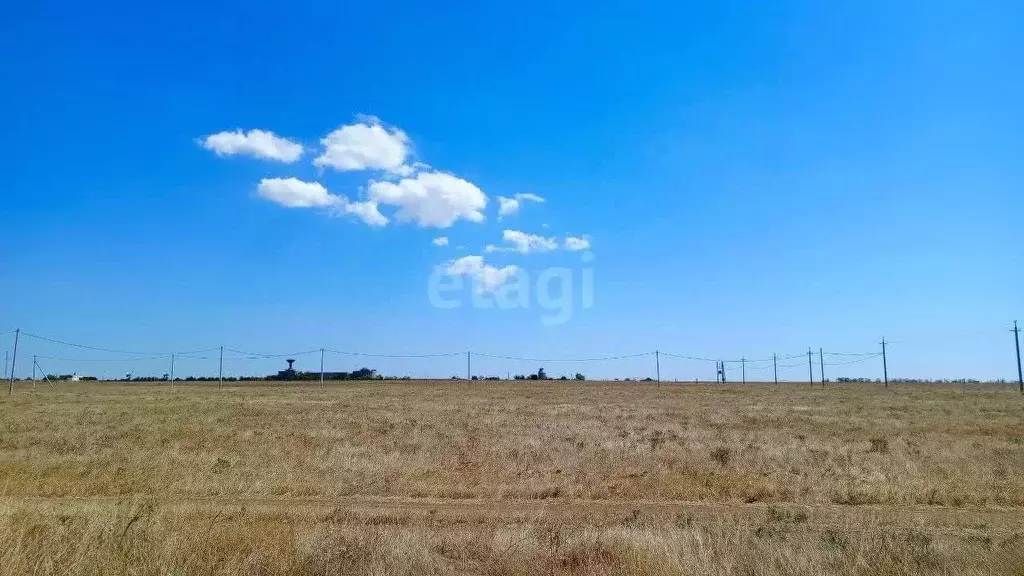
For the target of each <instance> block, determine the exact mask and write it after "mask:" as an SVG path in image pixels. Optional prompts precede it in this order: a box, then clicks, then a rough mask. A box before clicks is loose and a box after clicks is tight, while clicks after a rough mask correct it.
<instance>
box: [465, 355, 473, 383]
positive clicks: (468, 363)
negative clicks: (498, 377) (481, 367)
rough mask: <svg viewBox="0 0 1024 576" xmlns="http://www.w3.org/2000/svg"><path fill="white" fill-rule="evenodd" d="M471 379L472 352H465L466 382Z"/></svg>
mask: <svg viewBox="0 0 1024 576" xmlns="http://www.w3.org/2000/svg"><path fill="white" fill-rule="evenodd" d="M472 379H473V352H466V380H472Z"/></svg>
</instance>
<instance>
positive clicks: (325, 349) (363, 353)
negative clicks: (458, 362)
mask: <svg viewBox="0 0 1024 576" xmlns="http://www.w3.org/2000/svg"><path fill="white" fill-rule="evenodd" d="M323 350H324V352H330V353H332V354H341V355H343V356H366V357H369V358H441V357H444V356H462V355H464V354H465V352H440V353H436V354H369V353H366V352H346V351H344V350H332V349H331V348H324V349H323Z"/></svg>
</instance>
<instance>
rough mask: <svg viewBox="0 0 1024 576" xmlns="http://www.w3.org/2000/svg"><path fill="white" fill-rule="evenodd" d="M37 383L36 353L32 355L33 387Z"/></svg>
mask: <svg viewBox="0 0 1024 576" xmlns="http://www.w3.org/2000/svg"><path fill="white" fill-rule="evenodd" d="M35 385H36V355H35V354H33V355H32V387H33V388H35Z"/></svg>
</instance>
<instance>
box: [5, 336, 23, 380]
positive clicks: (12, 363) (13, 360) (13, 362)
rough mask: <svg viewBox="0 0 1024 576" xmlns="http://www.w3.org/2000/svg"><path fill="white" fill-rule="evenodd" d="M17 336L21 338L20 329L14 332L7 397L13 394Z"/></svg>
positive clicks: (16, 363)
mask: <svg viewBox="0 0 1024 576" xmlns="http://www.w3.org/2000/svg"><path fill="white" fill-rule="evenodd" d="M18 336H21V328H17V329H15V330H14V355H13V356H11V381H10V382H9V383H8V385H7V395H8V396H10V395H11V394H14V367H15V366H17V365H18Z"/></svg>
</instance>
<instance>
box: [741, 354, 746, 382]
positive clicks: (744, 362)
mask: <svg viewBox="0 0 1024 576" xmlns="http://www.w3.org/2000/svg"><path fill="white" fill-rule="evenodd" d="M740 371H741V373H742V374H743V376H742V378H743V380H742V382H743V383H744V384H746V383H747V359H746V358H740Z"/></svg>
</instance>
